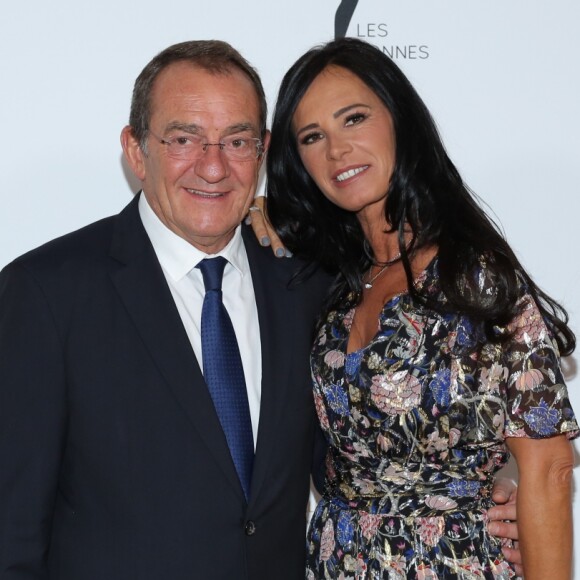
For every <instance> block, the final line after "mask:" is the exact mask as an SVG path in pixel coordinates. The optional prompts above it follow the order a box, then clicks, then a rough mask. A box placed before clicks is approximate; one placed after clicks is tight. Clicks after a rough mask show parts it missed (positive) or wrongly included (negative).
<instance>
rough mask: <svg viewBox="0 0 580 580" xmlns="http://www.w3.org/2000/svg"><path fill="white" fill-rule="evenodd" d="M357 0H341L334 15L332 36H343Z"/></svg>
mask: <svg viewBox="0 0 580 580" xmlns="http://www.w3.org/2000/svg"><path fill="white" fill-rule="evenodd" d="M357 4H358V0H342V2H341V3H340V6H339V7H338V8H337V10H336V15H335V16H334V38H344V37H345V36H346V32H347V30H348V25H349V24H350V21H351V19H352V15H353V14H354V10H355V8H356V5H357Z"/></svg>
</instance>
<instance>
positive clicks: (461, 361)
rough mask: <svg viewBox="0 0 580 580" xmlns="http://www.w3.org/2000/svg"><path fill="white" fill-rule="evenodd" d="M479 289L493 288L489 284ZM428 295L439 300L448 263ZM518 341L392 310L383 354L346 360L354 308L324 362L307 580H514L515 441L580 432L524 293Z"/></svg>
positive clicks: (382, 333)
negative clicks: (505, 543)
mask: <svg viewBox="0 0 580 580" xmlns="http://www.w3.org/2000/svg"><path fill="white" fill-rule="evenodd" d="M478 282H479V286H480V288H481V289H482V290H483V291H484V292H486V293H488V294H491V293H492V292H493V285H492V284H491V283H490V281H489V279H487V278H486V276H485V267H484V265H483V266H482V270H481V272H480V276H479V280H478ZM416 286H417V288H418V290H419V291H421V292H426V293H428V294H430V295H432V296H434V295H439V293H440V291H439V288H438V283H437V258H435V259H434V260H433V261H432V262H431V264H430V265H429V266H428V267H427V269H426V270H425V271H424V272H423V274H422V275H421V277H420V279H419V280H418V281H416ZM519 302H520V307H521V308H520V313H519V315H518V316H517V317H516V318H515V319H514V320H513V321H512V322H511V323H510V325H508V327H507V328H503V329H501V328H498V329H497V331H498V332H502V331H503V332H506V331H507V332H509V333H510V338H509V340H508V342H507V343H504V344H502V345H500V344H491V343H489V342H487V343H486V342H484V341H483V342H482V341H479V345H478V341H476V333H477V331H476V329H475V328H474V326H473V325H472V324H471V323H470V321H469V319H468V318H467V317H465V316H461V315H457V314H440V313H437V312H434V311H433V310H432V309H428V308H426V307H423V306H417V305H416V304H415V303H414V301H413V300H412V299H411V297H410V295H408V294H402V295H399V296H395V297H394V298H392V299H391V300H389V301H388V302H387V304H385V306H384V309H383V311H382V313H381V315H380V320H379V328H378V332H377V334H376V335H375V337H374V338H373V339H372V341H371V343H370V344H369V345H368V346H366V347H365V348H363V349H360V350H358V351H355V352H352V353H349V354H346V351H347V344H348V338H349V331H350V327H351V324H352V320H353V317H354V309H351V310H344V311H341V310H338V311H334V312H331V313H330V314H329V315H328V317H327V319H326V321H325V323H324V324H323V325H322V327H321V330H320V332H319V334H318V337H317V339H316V342H315V345H314V348H313V352H312V373H313V380H314V396H315V402H316V408H317V413H318V417H319V420H320V423H321V425H322V428H323V430H324V431H325V434H326V437H327V440H328V442H329V455H328V458H327V483H326V491H325V493H324V496H323V498H322V500H321V501H320V503H319V504H318V506H317V509H316V511H315V513H314V515H313V517H312V520H311V523H310V527H309V530H308V537H307V570H306V578H307V579H308V580H314V579H321V578H325V579H326V578H329V579H330V578H332V579H340V580H347V579H353V580H375V579H390V580H404V579H407V578H413V579H417V580H427V579H429V580H435V579H440V580H441V579H446V580H447V579H462V580H468V579H469V580H471V579H480V578H490V579H491V578H494V579H508V578H514V577H515V573H514V571H513V570H512V568H511V567H510V565H509V564H508V563H507V562H506V561H505V560H504V558H503V556H502V552H501V544H500V541H499V540H497V539H495V538H494V537H492V536H490V535H489V534H488V533H487V531H486V512H487V509H488V508H489V507H490V506H491V505H493V504H492V501H491V497H490V496H491V489H492V485H493V480H494V472H496V471H497V470H498V469H500V468H501V467H502V466H503V465H505V463H506V462H507V460H508V458H509V453H508V450H507V448H506V445H505V439H506V437H533V438H541V437H550V436H554V435H557V434H561V433H566V434H567V435H568V437H570V438H571V437H574V436H576V435H577V430H578V425H577V423H576V420H575V417H574V414H573V411H572V409H571V406H570V401H569V399H568V393H567V390H566V387H565V385H564V383H563V379H562V374H561V371H560V368H559V363H558V354H557V350H556V346H555V343H554V342H553V340H552V338H551V336H550V334H549V332H548V330H547V328H546V326H545V324H544V321H543V319H542V317H541V314H540V312H539V310H538V308H537V306H536V304H535V303H534V301H533V300H532V298H531V297H530V296H529V295H528V294H526V292H525V290H522V292H521V296H520V300H519Z"/></svg>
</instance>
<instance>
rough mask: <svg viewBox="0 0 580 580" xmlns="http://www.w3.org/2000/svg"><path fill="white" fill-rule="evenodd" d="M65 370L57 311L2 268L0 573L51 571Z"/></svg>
mask: <svg viewBox="0 0 580 580" xmlns="http://www.w3.org/2000/svg"><path fill="white" fill-rule="evenodd" d="M65 412H66V402H65V376H64V364H63V354H62V348H61V341H60V339H59V337H58V333H57V327H56V324H55V316H54V313H53V312H51V309H50V307H49V304H48V301H47V299H46V296H45V294H44V293H43V291H42V288H41V286H40V284H39V283H38V282H37V281H36V280H35V279H34V277H33V276H32V275H31V274H30V273H29V272H28V271H27V270H26V269H25V268H24V267H23V266H21V265H18V264H14V263H13V264H11V265H9V266H8V267H6V268H5V269H4V270H3V271H2V272H1V273H0V578H2V580H32V579H33V578H34V580H44V579H47V578H48V572H47V562H46V560H47V554H48V548H49V544H50V533H51V527H52V515H53V509H54V503H55V497H56V490H57V479H58V473H59V467H60V463H61V457H62V448H63V439H64V431H65Z"/></svg>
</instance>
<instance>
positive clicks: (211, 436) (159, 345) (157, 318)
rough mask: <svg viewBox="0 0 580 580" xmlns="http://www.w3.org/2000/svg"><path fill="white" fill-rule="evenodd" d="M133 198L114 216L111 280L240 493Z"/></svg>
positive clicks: (168, 380)
mask: <svg viewBox="0 0 580 580" xmlns="http://www.w3.org/2000/svg"><path fill="white" fill-rule="evenodd" d="M137 198H138V196H136V199H134V200H133V202H132V203H131V204H129V206H128V207H127V208H125V210H124V211H123V212H122V213H121V214H120V215H119V217H118V220H117V224H116V226H117V227H116V230H115V232H114V234H113V241H112V244H111V257H112V258H114V260H115V262H114V265H113V267H112V268H111V279H112V281H113V284H114V286H115V288H116V289H117V292H118V293H119V296H120V297H121V300H122V301H123V303H124V305H125V308H126V309H127V312H128V313H129V316H130V317H131V318H132V320H133V322H134V324H135V327H136V328H137V330H138V332H139V334H140V335H141V338H142V339H143V342H144V343H145V346H146V348H147V350H148V351H149V353H150V355H151V358H152V359H153V360H154V362H155V364H156V366H157V368H158V369H159V372H160V374H161V375H162V376H163V378H164V379H165V382H166V383H167V386H168V387H169V388H170V389H171V391H172V392H173V395H174V396H175V398H176V400H177V401H178V403H179V404H180V406H181V407H182V408H183V410H184V411H185V413H186V414H187V416H188V417H189V419H190V421H191V423H192V424H193V426H194V428H195V429H196V431H197V432H198V434H199V436H200V438H201V439H202V440H203V441H204V443H205V445H206V446H207V447H208V449H209V450H210V451H211V453H212V454H213V456H214V458H215V460H216V462H217V463H218V464H219V466H220V467H221V469H222V471H223V472H224V474H225V476H226V477H227V478H228V480H229V481H230V483H231V484H232V486H233V487H234V489H235V490H236V492H237V493H238V494H239V495H240V497H241V499H244V495H243V491H242V488H241V486H240V482H239V479H238V476H237V473H236V471H235V467H234V464H233V462H232V459H231V456H230V452H229V448H228V445H227V442H226V439H225V436H224V433H223V431H222V428H221V425H220V423H219V419H218V417H217V414H216V412H215V409H214V406H213V402H212V400H211V397H210V395H209V392H208V389H207V386H206V384H205V381H204V379H203V375H202V372H201V369H200V367H199V364H198V362H197V359H196V357H195V354H194V352H193V349H192V348H191V344H190V342H189V339H188V337H187V333H186V331H185V328H184V327H183V323H182V321H181V318H180V316H179V312H178V310H177V307H176V306H175V302H174V300H173V296H172V295H171V291H170V290H169V287H168V286H167V282H166V280H165V276H164V274H163V271H162V269H161V266H160V264H159V261H158V260H157V257H156V255H155V251H154V250H153V246H152V245H151V242H150V240H149V238H148V236H147V234H146V232H145V229H144V228H143V224H142V223H141V219H140V217H139V213H138V206H137V201H138V199H137Z"/></svg>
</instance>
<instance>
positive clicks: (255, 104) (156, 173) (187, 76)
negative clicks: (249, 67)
mask: <svg viewBox="0 0 580 580" xmlns="http://www.w3.org/2000/svg"><path fill="white" fill-rule="evenodd" d="M259 127H260V111H259V101H258V97H257V95H256V91H255V89H254V86H253V85H252V83H251V81H250V80H249V79H248V78H247V77H246V76H245V75H244V74H243V73H242V72H241V71H239V70H238V69H236V68H232V69H231V71H230V72H227V73H225V74H214V73H210V72H208V71H206V70H204V69H202V68H200V67H197V66H195V65H193V64H191V63H185V62H178V63H174V64H171V65H170V66H168V67H167V68H166V69H165V70H164V71H162V72H161V73H160V74H159V76H158V77H157V79H156V80H155V84H154V86H153V90H152V95H151V119H150V121H149V129H150V134H149V137H148V141H147V153H146V154H145V153H144V152H143V151H142V150H141V148H140V147H139V143H138V142H137V141H136V140H135V138H134V137H133V136H132V134H131V130H130V128H129V127H125V129H124V130H123V133H122V135H121V141H122V143H123V149H124V151H125V155H126V157H127V160H128V162H129V164H130V165H131V168H132V169H133V172H134V173H135V175H136V176H137V177H138V178H139V179H140V180H141V182H142V187H143V192H144V194H145V197H146V198H147V201H148V202H149V205H150V206H151V207H152V209H153V211H154V212H155V213H156V214H157V216H158V217H159V219H160V220H161V221H162V222H163V223H164V224H165V225H166V226H167V227H168V228H169V229H170V230H172V231H173V232H174V233H176V234H177V235H178V236H180V237H182V238H183V239H185V240H187V241H188V242H189V243H191V244H192V245H194V246H195V247H197V248H199V249H200V250H202V251H204V252H206V253H215V252H218V251H219V250H221V249H222V248H223V247H224V246H225V245H226V244H227V243H228V242H229V240H230V239H231V237H232V235H233V233H234V230H235V228H236V227H237V226H238V225H239V224H240V223H241V221H242V220H243V218H244V216H245V215H246V213H247V211H248V207H249V206H250V204H251V202H252V199H253V197H254V193H255V190H256V185H257V182H258V171H259V169H260V165H261V162H262V159H263V155H262V156H260V157H259V158H254V157H252V158H251V159H249V160H243V161H240V160H233V159H230V158H228V156H227V155H226V153H225V152H223V151H221V150H220V147H216V146H211V147H207V148H206V151H205V152H200V156H199V157H198V158H196V159H176V158H175V157H173V156H172V152H171V150H170V149H171V147H170V146H168V145H167V144H166V143H163V142H162V141H161V140H163V141H172V140H174V139H175V138H182V137H184V136H185V137H187V136H188V135H190V136H193V137H195V138H198V137H199V138H201V139H202V141H203V142H204V143H219V142H220V141H221V140H222V139H224V138H226V137H230V136H232V135H234V136H239V137H240V138H252V137H255V138H257V137H260V134H259ZM267 141H269V135H268V136H267V137H266V143H264V147H265V148H267V145H268V142H267Z"/></svg>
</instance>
